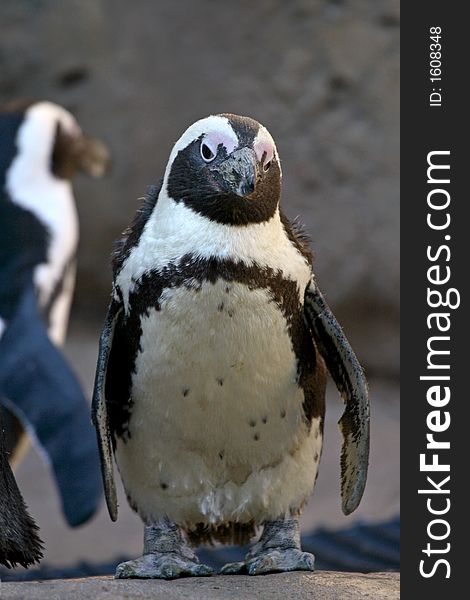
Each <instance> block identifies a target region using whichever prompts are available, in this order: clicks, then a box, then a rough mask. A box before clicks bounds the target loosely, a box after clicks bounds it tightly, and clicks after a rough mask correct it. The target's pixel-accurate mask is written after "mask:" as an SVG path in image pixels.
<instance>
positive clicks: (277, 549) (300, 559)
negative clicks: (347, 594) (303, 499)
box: [221, 518, 315, 575]
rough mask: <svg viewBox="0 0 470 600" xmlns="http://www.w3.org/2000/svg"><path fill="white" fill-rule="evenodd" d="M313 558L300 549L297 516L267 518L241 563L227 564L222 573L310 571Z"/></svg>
mask: <svg viewBox="0 0 470 600" xmlns="http://www.w3.org/2000/svg"><path fill="white" fill-rule="evenodd" d="M314 570H315V557H314V555H313V554H310V553H309V552H303V551H302V550H301V548H300V528H299V521H298V519H297V518H290V519H282V520H279V521H268V522H266V523H265V526H264V531H263V535H262V536H261V538H260V540H259V541H258V542H257V543H256V544H254V545H253V547H252V548H251V550H250V552H248V554H247V555H246V557H245V560H244V561H242V562H236V563H228V564H226V565H224V566H223V567H222V569H221V573H222V574H223V575H236V574H239V573H248V575H262V574H265V573H279V572H285V571H314Z"/></svg>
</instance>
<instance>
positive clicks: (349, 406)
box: [93, 114, 369, 578]
mask: <svg viewBox="0 0 470 600" xmlns="http://www.w3.org/2000/svg"><path fill="white" fill-rule="evenodd" d="M280 192H281V169H280V164H279V158H278V154H277V150H276V147H275V144H274V141H273V139H272V137H271V136H270V134H269V133H268V131H267V130H266V129H265V128H264V127H262V126H261V125H260V124H259V123H257V122H256V121H254V120H252V119H249V118H246V117H239V116H236V115H229V114H227V115H218V116H212V117H208V118H206V119H202V120H200V121H198V122H196V123H194V124H193V125H192V126H191V127H189V129H188V130H187V131H186V132H185V133H184V134H183V136H182V137H181V138H180V139H179V140H178V142H177V143H176V144H175V146H174V148H173V150H172V152H171V155H170V159H169V161H168V165H167V168H166V171H165V175H164V178H163V181H162V183H161V185H160V186H159V187H155V188H152V189H151V190H150V193H149V194H148V196H147V198H146V200H145V202H144V204H143V207H142V208H141V210H140V211H139V213H138V214H137V216H136V219H135V220H134V222H133V224H132V225H131V227H130V228H129V229H128V230H126V232H125V234H124V237H123V239H122V240H121V241H120V242H119V244H118V246H117V248H116V251H115V255H114V288H113V296H112V301H111V305H110V309H109V312H108V317H107V320H106V323H105V326H104V329H103V334H102V337H101V344H100V357H99V360H98V367H97V377H96V382H95V395H94V403H93V404H94V405H93V415H94V422H95V425H96V427H97V432H98V439H99V443H100V448H101V454H102V460H103V477H104V483H105V489H106V496H107V501H108V507H109V510H110V515H111V517H112V518H113V519H116V516H117V504H116V493H115V487H114V480H113V467H112V450H111V444H112V448H113V450H114V454H115V458H116V461H117V464H118V467H119V471H120V474H121V477H122V480H123V483H124V487H125V490H126V493H127V496H128V499H129V502H130V504H131V506H132V507H133V508H134V509H135V510H136V511H137V512H138V513H139V515H140V516H141V518H142V519H143V521H144V523H145V525H146V527H145V542H144V548H145V549H144V556H143V557H141V558H140V559H137V560H135V561H130V562H127V563H123V564H121V565H119V567H118V570H117V576H118V577H164V578H171V577H178V576H180V575H188V574H192V575H205V574H210V573H211V569H210V568H209V567H207V566H206V565H201V564H199V563H198V561H197V558H196V556H195V555H194V553H193V551H192V550H191V549H190V548H189V547H188V545H187V543H188V541H189V542H191V543H193V544H195V545H196V544H198V543H202V542H205V541H209V540H219V541H224V542H236V543H243V542H246V541H247V539H248V538H249V537H251V536H252V535H253V534H254V530H255V527H256V526H262V525H264V531H263V534H262V536H261V538H260V540H259V541H258V542H257V543H256V544H255V545H254V546H253V547H252V549H251V551H250V552H249V554H248V555H247V557H246V560H245V561H244V562H242V563H236V564H230V565H226V567H224V570H223V571H224V572H225V573H235V572H242V571H248V572H249V573H250V574H257V573H265V572H269V571H284V570H295V569H304V570H312V569H313V565H314V560H313V556H312V555H311V554H308V553H304V552H302V551H301V548H300V541H299V523H298V519H299V515H300V512H301V509H302V507H303V505H304V504H305V502H306V501H307V499H308V497H309V495H310V494H311V492H312V490H313V487H314V484H315V480H316V475H317V470H318V463H319V459H320V455H321V449H322V433H323V418H324V397H325V385H326V370H325V362H326V365H327V367H328V369H329V370H330V372H331V374H332V376H333V378H334V379H335V382H336V384H337V386H338V388H339V389H340V391H341V393H342V395H343V397H344V400H345V402H346V411H345V414H344V416H343V418H342V421H341V427H342V431H343V435H344V444H343V453H342V497H343V510H344V511H345V512H346V513H349V512H351V511H352V510H354V509H355V508H356V506H357V505H358V504H359V501H360V499H361V496H362V492H363V489H364V485H365V479H366V473H367V464H368V435H369V433H368V432H369V409H368V397H367V384H366V381H365V378H364V375H363V373H362V369H361V367H360V365H359V363H358V362H357V359H356V357H355V355H354V353H353V351H352V350H351V348H350V346H349V344H348V342H347V340H346V338H345V337H344V334H343V333H342V331H341V329H340V327H339V325H338V324H337V322H336V320H335V318H334V316H333V315H332V313H331V311H330V310H329V308H328V306H327V305H326V304H325V303H324V300H323V298H322V296H321V293H320V291H319V290H318V287H317V286H316V283H315V280H314V277H313V273H312V257H311V254H310V251H309V249H308V246H307V243H306V241H305V238H304V237H302V235H301V234H299V233H298V232H296V231H295V230H294V229H293V227H292V226H291V224H290V223H289V222H288V221H287V219H286V218H285V217H284V216H283V215H282V213H281V212H280V209H279V200H280Z"/></svg>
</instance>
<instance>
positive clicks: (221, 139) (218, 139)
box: [202, 131, 236, 154]
mask: <svg viewBox="0 0 470 600" xmlns="http://www.w3.org/2000/svg"><path fill="white" fill-rule="evenodd" d="M202 141H203V143H204V144H206V146H208V147H209V148H210V149H211V150H212V152H213V153H214V154H217V149H218V147H219V145H220V144H222V145H223V146H224V148H225V150H226V151H227V154H230V152H232V151H233V150H234V149H235V146H236V141H235V140H234V139H233V138H232V137H230V136H228V135H226V134H225V133H223V132H221V131H213V132H211V133H206V134H205V135H204V137H203V138H202Z"/></svg>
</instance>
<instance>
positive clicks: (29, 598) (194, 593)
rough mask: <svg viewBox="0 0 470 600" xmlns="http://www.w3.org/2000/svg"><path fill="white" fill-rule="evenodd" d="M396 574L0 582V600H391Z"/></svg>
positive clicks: (396, 592) (397, 593) (397, 581)
mask: <svg viewBox="0 0 470 600" xmlns="http://www.w3.org/2000/svg"><path fill="white" fill-rule="evenodd" d="M399 587H400V578H399V575H398V573H374V574H370V575H363V574H358V573H334V572H328V571H319V572H317V573H308V574H304V573H282V574H274V575H265V576H260V577H249V576H247V575H235V576H225V577H223V576H216V577H207V578H201V577H199V578H194V579H179V580H176V581H157V580H153V581H136V580H132V579H130V580H129V579H128V580H124V579H121V580H113V579H112V578H110V577H91V578H88V579H69V580H56V581H44V582H31V583H0V600H90V599H91V598H92V599H93V600H124V599H129V600H130V599H135V600H177V599H178V600H179V599H181V598H190V599H191V600H218V599H220V600H244V599H249V600H251V599H252V598H260V599H263V598H266V599H269V600H278V599H279V600H286V599H290V598H293V599H294V598H295V599H302V600H303V599H308V598H315V600H352V599H355V598H372V599H373V600H382V599H383V600H396V599H398V598H399V597H400V589H399Z"/></svg>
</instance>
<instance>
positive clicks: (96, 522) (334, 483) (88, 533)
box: [16, 321, 400, 565]
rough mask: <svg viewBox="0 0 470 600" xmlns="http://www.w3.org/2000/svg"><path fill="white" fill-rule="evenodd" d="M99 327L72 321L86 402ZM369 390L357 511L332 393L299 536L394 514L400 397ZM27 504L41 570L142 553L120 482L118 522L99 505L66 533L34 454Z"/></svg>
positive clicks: (24, 472) (394, 391)
mask: <svg viewBox="0 0 470 600" xmlns="http://www.w3.org/2000/svg"><path fill="white" fill-rule="evenodd" d="M98 329H99V325H98V324H89V323H84V322H82V321H74V322H73V323H72V326H71V329H70V336H69V340H68V343H67V347H66V352H67V355H68V357H69V359H70V361H71V363H72V364H73V365H74V366H75V368H76V369H77V370H78V374H79V376H80V379H81V381H82V383H83V386H84V389H85V390H86V392H87V395H88V397H90V396H91V386H92V382H93V375H94V369H95V364H96V356H97V342H98ZM370 384H371V402H372V417H371V419H372V425H371V455H370V470H369V478H368V483H367V487H366V491H365V494H364V497H363V500H362V503H361V505H360V506H359V508H358V509H357V510H356V511H355V512H354V513H353V514H352V515H350V516H349V517H345V516H344V515H343V514H342V512H341V506H340V492H339V488H340V485H339V473H340V466H339V456H340V448H341V435H340V433H339V430H338V426H337V421H338V419H339V417H340V415H341V413H342V408H343V407H342V402H341V400H340V399H339V397H338V394H337V392H336V390H335V388H334V385H333V384H330V385H329V389H328V397H327V415H326V425H325V446H324V451H323V455H322V459H321V464H320V475H319V478H318V481H317V485H316V487H315V491H314V494H313V496H312V498H311V500H310V502H309V504H308V505H307V507H306V508H305V511H304V513H303V517H302V528H303V530H304V531H312V530H313V529H314V528H316V527H318V526H322V525H325V526H328V527H332V528H343V527H348V526H350V525H352V524H353V522H354V521H356V520H358V519H364V520H367V521H382V520H384V519H387V518H389V517H391V516H393V515H395V514H397V512H398V511H399V503H400V495H399V476H400V474H399V402H398V397H399V390H398V385H397V384H396V383H394V382H393V381H387V380H383V379H373V380H371V382H370ZM16 476H17V480H18V484H19V486H20V489H21V491H22V493H23V495H24V498H25V500H26V502H27V504H28V506H29V508H30V511H31V513H32V514H33V515H34V517H35V519H36V521H37V522H38V524H39V526H40V527H41V536H42V538H43V539H44V541H45V544H46V551H45V558H44V563H46V564H52V565H74V564H76V563H77V562H78V561H82V560H86V561H88V562H111V561H115V560H117V558H118V557H119V556H123V555H127V556H130V557H134V556H135V557H136V556H139V555H140V554H141V551H142V533H143V531H142V523H141V522H140V519H139V518H138V517H137V516H136V515H135V513H133V512H132V511H131V509H130V508H129V506H128V504H127V501H126V499H125V496H124V494H123V491H122V486H121V482H120V480H119V476H117V480H118V486H119V518H118V521H117V522H116V523H112V522H111V520H110V519H109V516H108V514H107V511H106V508H105V506H104V505H102V506H101V509H100V511H99V512H98V514H97V515H96V516H95V517H94V518H93V519H92V520H91V521H90V522H89V523H87V524H86V525H84V526H82V527H79V528H78V529H70V528H69V527H67V525H66V524H65V523H64V519H63V517H62V514H61V512H60V506H59V501H58V497H57V493H56V491H55V487H54V483H53V481H52V478H51V475H50V472H49V469H48V467H47V465H46V464H45V463H44V462H43V461H42V460H41V458H40V457H39V455H38V453H37V452H35V451H31V452H30V453H29V454H28V455H27V457H26V458H25V460H24V461H23V462H22V463H21V464H20V465H19V468H18V469H17V472H16Z"/></svg>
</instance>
